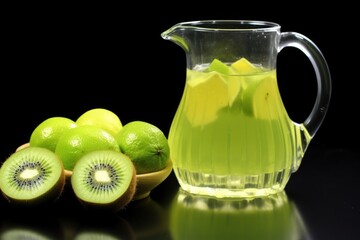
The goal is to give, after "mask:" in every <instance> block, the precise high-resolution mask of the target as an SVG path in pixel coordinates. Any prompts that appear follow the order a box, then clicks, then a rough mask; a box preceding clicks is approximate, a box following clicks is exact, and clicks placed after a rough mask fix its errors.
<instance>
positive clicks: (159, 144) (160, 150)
mask: <svg viewBox="0 0 360 240" xmlns="http://www.w3.org/2000/svg"><path fill="white" fill-rule="evenodd" d="M116 140H117V142H118V143H119V146H120V150H121V151H122V152H123V153H125V154H126V155H128V156H129V157H130V159H131V160H132V162H133V163H134V165H135V168H136V173H137V174H142V173H149V172H155V171H158V170H161V169H164V168H165V167H166V165H167V163H168V161H169V155H170V148H169V144H168V141H167V138H166V136H165V135H164V133H163V132H162V131H161V130H160V129H159V128H158V127H156V126H155V125H153V124H151V123H148V122H144V121H132V122H129V123H127V124H126V125H124V127H123V128H122V130H121V131H120V133H119V135H118V136H117V138H116Z"/></svg>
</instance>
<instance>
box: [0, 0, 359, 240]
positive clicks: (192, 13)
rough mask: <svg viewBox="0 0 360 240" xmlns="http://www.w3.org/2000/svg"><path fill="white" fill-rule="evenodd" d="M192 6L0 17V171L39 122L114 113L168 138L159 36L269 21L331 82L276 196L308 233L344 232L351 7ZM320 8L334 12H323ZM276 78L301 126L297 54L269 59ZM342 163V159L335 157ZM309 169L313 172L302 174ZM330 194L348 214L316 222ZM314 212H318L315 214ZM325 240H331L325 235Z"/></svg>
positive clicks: (354, 53) (181, 66)
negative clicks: (295, 204) (305, 41)
mask: <svg viewBox="0 0 360 240" xmlns="http://www.w3.org/2000/svg"><path fill="white" fill-rule="evenodd" d="M204 4H205V5H206V7H207V8H208V9H205V8H204V6H194V3H187V2H166V3H165V4H155V3H140V2H138V1H134V2H132V3H128V4H127V5H122V4H120V5H116V6H111V5H108V6H105V5H101V6H99V5H97V4H94V5H90V4H88V3H86V4H84V5H82V6H75V5H58V6H46V5H38V6H34V5H31V6H22V5H18V6H12V7H9V8H4V9H3V10H4V11H5V15H4V16H3V21H2V29H1V40H2V44H1V59H2V64H1V65H2V67H1V69H2V70H1V87H0V91H1V93H0V106H1V112H2V114H1V125H2V131H1V138H0V157H1V159H2V160H1V159H0V162H1V161H3V160H5V159H6V158H7V157H8V156H9V155H10V154H11V153H12V152H13V151H14V150H15V149H16V148H17V147H18V146H19V145H21V144H23V143H24V142H27V141H28V140H29V137H30V134H31V132H32V130H33V129H34V128H35V127H36V125H38V124H39V123H40V122H41V121H43V120H44V119H46V118H48V117H52V116H66V117H69V118H72V119H76V118H77V117H78V116H80V115H81V114H82V113H83V112H85V111H86V110H89V109H91V108H95V107H103V108H107V109H110V110H112V111H114V112H115V113H116V114H118V116H119V117H120V119H121V121H122V123H123V124H126V123H127V122H130V121H133V120H144V121H147V122H150V123H153V124H155V125H157V126H158V127H159V128H160V129H162V130H163V132H164V133H165V134H168V130H169V128H170V124H171V121H172V118H173V116H174V114H175V111H176V108H177V106H178V104H179V102H180V98H181V95H182V92H183V86H184V83H185V64H186V63H185V53H184V52H183V50H182V49H181V48H180V47H178V46H176V45H175V44H174V43H171V42H169V41H165V40H163V39H162V38H161V36H160V34H161V33H162V32H163V31H165V30H167V29H168V28H170V27H171V26H173V25H174V24H176V23H178V22H183V21H190V20H203V19H251V20H266V21H273V22H277V23H279V24H280V25H281V27H282V28H281V30H282V32H285V31H295V32H299V33H302V34H304V35H305V36H307V37H308V38H310V39H311V40H312V41H313V42H315V44H316V45H317V46H318V47H319V48H320V50H321V51H322V53H323V54H324V56H325V58H326V60H327V62H328V65H329V68H330V71H331V76H332V83H333V89H332V90H333V91H332V96H331V102H330V106H329V110H328V112H327V115H326V118H325V120H324V122H323V124H322V126H321V127H320V129H319V131H318V133H317V134H316V135H315V137H314V139H313V140H312V142H311V143H310V146H309V149H310V150H309V153H308V154H309V155H308V156H307V155H306V156H305V158H304V167H303V168H304V170H302V169H301V168H302V167H300V172H301V171H302V175H299V177H297V178H295V179H294V180H292V181H290V183H289V191H288V192H289V193H290V196H292V197H294V198H296V197H297V198H298V199H300V207H301V199H302V200H303V202H302V204H303V205H304V206H311V205H312V204H314V211H315V212H316V214H323V215H324V216H327V217H326V218H324V217H323V218H322V217H319V216H317V215H316V214H315V213H314V212H312V211H313V210H309V209H312V208H307V209H308V210H307V211H308V212H307V216H308V219H311V218H312V217H314V219H316V221H317V223H319V222H321V221H324V222H325V223H324V224H325V225H324V226H328V225H332V224H327V223H329V221H330V220H329V219H328V214H330V215H331V214H335V216H336V217H333V218H337V219H345V220H347V221H343V222H342V221H339V223H337V224H336V225H337V226H338V227H339V230H338V231H336V232H337V233H338V235H337V236H341V232H342V231H343V230H344V231H346V229H347V227H348V225H352V227H351V229H352V230H355V226H357V225H359V220H358V219H359V217H360V202H359V200H358V198H357V196H359V191H360V188H359V187H358V186H357V184H356V183H355V182H354V180H356V181H358V179H359V178H358V177H357V176H358V175H357V171H356V169H358V167H359V160H360V158H359V154H358V153H357V149H358V144H359V143H360V141H359V136H360V135H359V134H360V131H359V127H358V121H359V118H358V117H357V115H358V112H359V107H358V104H359V99H358V97H359V92H360V91H359V90H358V82H359V80H360V78H359V73H358V72H359V71H358V59H359V43H358V38H357V37H356V35H357V33H358V29H357V27H358V23H357V22H358V20H357V19H356V13H354V11H355V9H356V7H354V6H350V5H346V4H344V3H342V5H338V4H337V5H334V6H332V5H331V4H330V3H327V5H326V6H323V5H320V6H319V8H315V7H314V6H312V3H307V2H288V3H286V4H281V5H280V3H279V4H277V3H275V2H272V3H271V4H270V3H269V4H265V5H264V4H261V3H257V2H253V3H250V2H247V3H243V2H234V3H233V2H226V1H222V2H217V3H215V4H214V3H208V2H202V3H201V5H204ZM199 5H200V4H199ZM332 8H335V10H329V9H332ZM340 15H344V16H345V18H340V17H339V16H340ZM277 71H278V81H279V88H280V93H281V95H282V98H283V101H284V104H285V106H286V108H287V110H288V113H289V115H290V117H291V118H292V119H293V120H294V121H296V122H302V121H304V120H305V119H306V117H307V116H308V114H309V113H310V111H311V109H312V106H313V104H314V101H315V95H316V79H315V74H314V70H313V68H312V66H311V64H310V61H309V60H308V59H307V58H306V56H305V55H304V54H303V53H301V52H300V51H299V50H296V49H292V48H286V49H284V50H283V51H281V52H280V53H279V55H278V67H277ZM324 149H326V151H323V150H324ZM349 152H350V154H349ZM344 153H347V154H348V155H346V156H345V155H344V156H343V155H342V154H344ZM334 156H335V157H334ZM345 158H346V162H345V160H344V159H345ZM327 159H331V165H328V167H322V166H326V164H327V162H326V161H327ZM310 161H313V162H310ZM305 162H306V163H305ZM312 164H313V165H312ZM313 167H314V169H315V167H317V168H316V169H317V170H312V169H313ZM318 169H319V171H318ZM321 170H324V171H325V170H328V171H334V172H332V173H330V172H327V173H326V172H324V171H321ZM299 174H300V173H299ZM342 174H343V175H342ZM349 174H350V177H349ZM300 176H302V177H300ZM314 176H315V179H317V180H318V183H321V184H325V185H326V184H333V185H331V186H332V187H329V186H330V185H326V186H319V185H317V184H316V183H312V182H311V179H313V177H314ZM322 176H324V177H323V178H322ZM332 176H334V178H332ZM335 176H336V177H339V178H340V179H341V178H343V179H345V180H346V181H348V180H349V182H350V183H351V184H350V185H349V186H355V187H354V188H351V189H350V188H349V187H348V188H343V190H342V191H340V193H339V192H337V193H335V192H334V195H332V192H330V191H333V190H334V191H336V190H339V188H340V189H341V188H342V187H343V186H344V185H342V183H339V182H338V181H337V180H336V179H335ZM346 177H347V178H346ZM325 179H326V180H325ZM171 180H172V182H171V184H169V186H174V182H175V179H174V176H172V179H171ZM345 180H344V181H345ZM349 182H346V183H349ZM175 184H176V183H175ZM302 186H303V187H304V188H305V186H306V188H307V189H308V190H304V189H302V190H301V191H300V190H299V192H297V191H296V188H301V187H302ZM312 187H313V188H312ZM160 189H161V188H160ZM327 190H328V191H327ZM347 190H349V191H347ZM159 191H160V190H159ZM312 192H316V193H317V194H318V195H317V196H321V200H322V202H315V203H312V202H311V200H310V199H311V196H310V194H311V193H312ZM302 193H303V194H304V195H302V196H301V194H302ZM339 194H342V195H341V198H340V199H341V200H339V201H340V203H343V206H344V203H350V204H349V206H350V207H344V208H345V210H346V211H342V210H336V209H335V210H333V212H331V211H330V212H328V211H327V209H328V208H327V207H329V205H330V203H328V204H327V203H326V201H327V199H329V200H331V199H332V200H333V201H332V202H331V203H333V202H334V201H335V200H334V198H336V197H339ZM306 197H309V198H308V199H306ZM160 199H161V198H160ZM304 199H305V200H304ZM160 201H161V200H160ZM323 205H326V206H327V207H326V208H321V206H323ZM316 209H321V211H316ZM339 209H343V208H339ZM310 221H311V220H310ZM354 221H355V222H354ZM326 224H327V225H326ZM320 225H321V224H320V223H319V226H320ZM314 226H315V227H314ZM316 226H317V225H316V223H315V225H312V227H313V228H312V230H313V231H316ZM319 228H320V229H321V227H319ZM323 228H325V227H323ZM321 230H322V231H324V232H325V231H327V230H326V229H321ZM354 232H355V231H354ZM354 232H352V233H350V235H351V234H354ZM325 235H326V234H325ZM347 236H349V235H347ZM329 237H330V238H329ZM319 239H325V238H319ZM326 239H338V238H337V237H334V238H331V236H328V238H326ZM347 239H350V238H347ZM351 239H353V238H351Z"/></svg>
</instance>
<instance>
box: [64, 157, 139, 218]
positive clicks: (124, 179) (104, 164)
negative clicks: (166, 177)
mask: <svg viewBox="0 0 360 240" xmlns="http://www.w3.org/2000/svg"><path fill="white" fill-rule="evenodd" d="M71 186H72V188H73V191H74V193H75V195H76V197H77V198H78V199H79V201H80V202H81V203H82V204H83V205H84V206H85V207H86V208H88V209H93V210H100V211H111V212H117V211H119V210H121V209H122V208H123V207H125V206H126V205H127V204H128V203H129V202H130V201H131V200H132V199H133V196H134V194H135V190H136V171H135V167H134V165H133V163H132V161H131V160H130V158H129V157H128V156H126V155H125V154H123V153H121V152H117V151H113V150H95V151H92V152H89V153H87V154H85V155H84V156H83V157H81V158H80V159H79V160H78V161H77V163H76V164H75V166H74V169H73V173H72V175H71Z"/></svg>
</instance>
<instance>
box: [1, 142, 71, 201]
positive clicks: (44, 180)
mask: <svg viewBox="0 0 360 240" xmlns="http://www.w3.org/2000/svg"><path fill="white" fill-rule="evenodd" d="M64 185H65V175H64V167H63V164H62V162H61V160H60V159H59V158H58V157H57V155H55V153H53V152H52V151H50V150H48V149H45V148H41V147H31V146H30V147H27V148H24V149H21V150H18V151H16V152H14V153H13V154H11V155H10V157H8V158H7V159H6V160H5V161H4V163H3V165H2V166H1V169H0V189H1V192H2V194H3V195H4V197H5V198H6V199H7V200H8V201H9V202H10V203H15V204H20V205H40V204H44V203H49V202H53V201H55V200H57V199H58V198H59V196H60V195H61V193H62V191H63V189H64Z"/></svg>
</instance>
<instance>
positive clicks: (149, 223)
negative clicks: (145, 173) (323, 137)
mask: <svg viewBox="0 0 360 240" xmlns="http://www.w3.org/2000/svg"><path fill="white" fill-rule="evenodd" d="M359 167H360V154H359V153H358V152H356V151H355V150H350V149H348V150H347V149H321V148H311V147H310V149H309V150H308V152H307V153H306V154H305V157H304V159H303V162H302V164H301V166H300V168H299V170H298V171H297V172H296V173H294V174H293V175H292V176H291V177H290V181H289V182H288V185H287V186H286V188H285V191H283V192H281V193H279V194H276V195H271V196H268V197H266V198H255V199H214V198H209V197H204V196H195V195H192V194H188V193H186V192H184V191H182V190H181V189H180V188H179V185H178V182H177V180H176V177H175V175H174V173H173V172H172V173H171V174H170V176H169V177H168V178H167V179H166V180H165V181H164V182H163V183H161V184H160V185H159V186H158V187H157V188H155V189H154V190H153V191H152V192H151V194H150V196H149V197H147V198H145V199H142V200H137V201H133V202H131V203H130V204H129V205H127V206H126V207H125V208H124V209H123V210H121V211H120V212H118V213H116V214H109V213H103V214H100V213H94V212H90V211H87V210H85V209H83V208H82V206H81V205H80V203H79V202H78V201H77V200H76V199H75V198H74V195H73V193H72V192H71V190H70V189H65V191H64V193H63V194H62V195H61V197H60V198H59V199H58V201H57V202H56V203H55V204H54V205H52V206H50V207H46V208H41V209H34V208H18V207H14V206H12V205H10V204H9V203H7V202H6V201H5V199H4V198H1V200H0V214H1V217H0V239H89V240H91V239H102V240H105V239H181V240H182V239H186V240H187V239H207V240H211V239H222V240H226V239H247V240H248V239H250V240H251V239H256V240H258V239H273V240H302V239H315V240H317V239H319V240H322V239H324V240H325V239H326V240H328V239H330V240H331V239H344V240H352V239H360V236H359V235H360V234H359V232H358V230H359V227H360V193H359V192H360V187H359V183H360V177H359V174H358V171H359V169H360V168H359Z"/></svg>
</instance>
